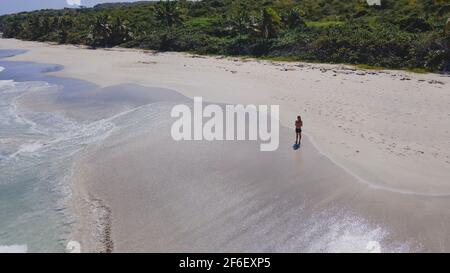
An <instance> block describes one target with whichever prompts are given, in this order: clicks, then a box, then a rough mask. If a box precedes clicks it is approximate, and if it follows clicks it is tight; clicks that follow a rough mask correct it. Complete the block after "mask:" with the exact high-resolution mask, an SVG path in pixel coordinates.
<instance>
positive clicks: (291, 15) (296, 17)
mask: <svg viewBox="0 0 450 273" xmlns="http://www.w3.org/2000/svg"><path fill="white" fill-rule="evenodd" d="M302 16H303V12H302V11H301V10H300V9H299V8H293V9H290V10H289V11H288V12H287V13H286V14H285V15H284V16H283V21H284V23H285V24H286V26H287V27H288V28H291V29H293V28H297V27H303V26H305V25H306V24H305V21H304V20H303V18H302Z"/></svg>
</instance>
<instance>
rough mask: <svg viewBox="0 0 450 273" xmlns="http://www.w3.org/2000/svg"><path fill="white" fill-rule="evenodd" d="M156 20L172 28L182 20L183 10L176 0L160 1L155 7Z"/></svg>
mask: <svg viewBox="0 0 450 273" xmlns="http://www.w3.org/2000/svg"><path fill="white" fill-rule="evenodd" d="M155 17H156V20H158V21H159V22H160V24H161V25H163V26H167V27H169V28H172V27H173V26H178V25H181V24H182V23H183V21H184V11H183V9H182V8H181V7H180V6H179V4H178V2H177V1H160V2H159V3H158V4H157V5H156V7H155Z"/></svg>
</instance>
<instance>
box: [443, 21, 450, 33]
mask: <svg viewBox="0 0 450 273" xmlns="http://www.w3.org/2000/svg"><path fill="white" fill-rule="evenodd" d="M449 32H450V17H449V18H448V19H447V22H446V23H445V26H444V35H447V34H448V33H449Z"/></svg>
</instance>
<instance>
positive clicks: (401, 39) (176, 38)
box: [0, 0, 450, 72]
mask: <svg viewBox="0 0 450 273" xmlns="http://www.w3.org/2000/svg"><path fill="white" fill-rule="evenodd" d="M449 17H450V2H449V0H384V1H382V5H381V6H369V5H367V3H366V1H365V0H347V1H342V0H203V1H162V2H139V3H128V4H124V3H121V4H103V5H98V6H96V7H94V8H82V9H64V10H42V11H35V12H28V13H19V14H13V15H5V16H1V17H0V31H1V32H3V36H4V37H7V38H18V39H23V40H36V41H51V42H58V43H73V44H85V45H89V46H91V47H93V48H95V47H113V46H122V47H139V48H146V49H154V50H161V51H189V52H196V53H200V54H222V55H239V56H254V57H261V58H268V59H277V60H305V61H313V62H332V63H349V64H363V65H365V67H386V68H397V69H398V68H403V69H410V70H415V71H447V72H448V71H450V21H448V18H449Z"/></svg>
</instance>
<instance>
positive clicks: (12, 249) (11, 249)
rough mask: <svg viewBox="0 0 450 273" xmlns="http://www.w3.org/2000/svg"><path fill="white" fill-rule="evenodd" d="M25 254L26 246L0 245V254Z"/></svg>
mask: <svg viewBox="0 0 450 273" xmlns="http://www.w3.org/2000/svg"><path fill="white" fill-rule="evenodd" d="M27 252H28V246H27V245H10V246H2V245H0V253H27Z"/></svg>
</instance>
